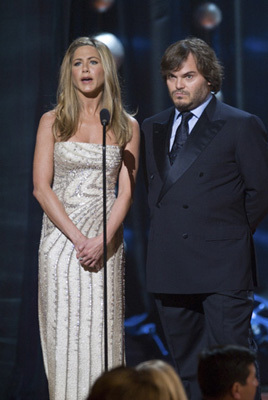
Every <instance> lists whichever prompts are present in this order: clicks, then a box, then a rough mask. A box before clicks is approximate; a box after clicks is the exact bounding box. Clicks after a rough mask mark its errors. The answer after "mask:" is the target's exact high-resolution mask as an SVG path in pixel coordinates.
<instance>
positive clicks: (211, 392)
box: [198, 345, 259, 400]
mask: <svg viewBox="0 0 268 400" xmlns="http://www.w3.org/2000/svg"><path fill="white" fill-rule="evenodd" d="M255 361H256V355H255V353H254V352H253V351H251V350H249V349H247V348H245V347H241V346H235V345H227V346H222V347H215V348H212V349H208V350H204V351H202V352H201V354H200V355H199V362H198V381H199V385H200V389H201V392H202V395H203V398H204V399H205V400H231V399H237V400H239V399H240V400H253V399H254V397H255V394H256V390H257V387H258V384H259V382H258V379H257V378H256V368H255Z"/></svg>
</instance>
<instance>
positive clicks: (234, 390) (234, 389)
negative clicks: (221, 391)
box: [231, 382, 241, 400]
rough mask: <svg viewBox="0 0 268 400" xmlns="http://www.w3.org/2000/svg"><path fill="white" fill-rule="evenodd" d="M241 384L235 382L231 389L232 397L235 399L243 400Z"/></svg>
mask: <svg viewBox="0 0 268 400" xmlns="http://www.w3.org/2000/svg"><path fill="white" fill-rule="evenodd" d="M240 387H241V384H240V383H239V382H235V383H234V384H233V386H232V387H231V395H232V398H233V399H237V400H240V399H241V391H240Z"/></svg>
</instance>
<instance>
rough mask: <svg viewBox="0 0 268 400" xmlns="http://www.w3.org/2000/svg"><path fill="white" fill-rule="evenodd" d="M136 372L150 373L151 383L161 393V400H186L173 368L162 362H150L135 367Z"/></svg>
mask: <svg viewBox="0 0 268 400" xmlns="http://www.w3.org/2000/svg"><path fill="white" fill-rule="evenodd" d="M136 369H137V370H138V371H146V372H147V373H150V375H151V377H152V381H153V382H154V383H155V384H156V386H158V388H159V389H160V392H161V399H167V400H187V396H186V393H185V390H184V387H183V384H182V382H181V379H180V377H179V375H178V374H177V373H176V371H175V370H174V368H173V367H172V366H171V365H170V364H168V363H167V362H165V361H163V360H150V361H145V362H143V363H140V364H139V365H137V367H136Z"/></svg>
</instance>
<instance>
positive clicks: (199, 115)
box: [174, 93, 212, 120]
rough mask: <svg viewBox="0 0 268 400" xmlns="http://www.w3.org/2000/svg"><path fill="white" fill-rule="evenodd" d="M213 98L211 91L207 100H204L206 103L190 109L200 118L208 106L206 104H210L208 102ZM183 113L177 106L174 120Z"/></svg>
mask: <svg viewBox="0 0 268 400" xmlns="http://www.w3.org/2000/svg"><path fill="white" fill-rule="evenodd" d="M211 99H212V94H211V93H209V95H208V97H207V98H206V100H205V101H204V103H202V104H201V105H200V106H198V107H196V108H194V109H193V110H190V111H191V113H192V114H193V115H194V116H195V117H196V118H200V117H201V115H202V112H203V111H204V109H205V108H206V106H207V105H208V103H209V102H210V100H211ZM180 115H181V112H180V111H178V110H177V108H175V116H174V120H176V119H177V118H178V117H179V116H180Z"/></svg>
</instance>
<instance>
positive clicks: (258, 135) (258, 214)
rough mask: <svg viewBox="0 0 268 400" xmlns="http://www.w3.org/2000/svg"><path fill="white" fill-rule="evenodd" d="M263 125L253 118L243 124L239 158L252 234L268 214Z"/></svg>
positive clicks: (267, 146) (267, 155)
mask: <svg viewBox="0 0 268 400" xmlns="http://www.w3.org/2000/svg"><path fill="white" fill-rule="evenodd" d="M267 139H268V138H267V132H266V130H265V128H264V125H263V123H262V121H261V120H260V119H259V118H258V117H256V116H253V115H250V116H249V117H248V118H245V120H244V121H243V122H242V123H241V125H240V129H239V135H238V144H237V148H236V157H237V161H238V164H239V168H240V172H241V175H242V177H243V181H244V184H245V210H246V214H247V218H248V222H249V225H250V228H251V230H252V232H254V231H255V229H256V227H257V226H258V224H259V223H260V222H261V220H262V219H263V218H264V217H265V215H266V214H267V213H268V141H267Z"/></svg>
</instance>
